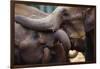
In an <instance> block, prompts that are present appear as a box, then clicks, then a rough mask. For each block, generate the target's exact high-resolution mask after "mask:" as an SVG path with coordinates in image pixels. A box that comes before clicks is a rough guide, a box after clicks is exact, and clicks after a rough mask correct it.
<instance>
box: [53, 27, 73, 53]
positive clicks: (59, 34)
mask: <svg viewBox="0 0 100 69" xmlns="http://www.w3.org/2000/svg"><path fill="white" fill-rule="evenodd" d="M54 36H55V38H56V39H58V40H59V41H60V42H61V43H62V45H63V46H64V49H65V51H66V52H68V50H70V49H71V43H70V39H69V37H68V35H67V33H66V32H65V31H63V30H61V29H59V30H58V31H56V32H55V34H54Z"/></svg>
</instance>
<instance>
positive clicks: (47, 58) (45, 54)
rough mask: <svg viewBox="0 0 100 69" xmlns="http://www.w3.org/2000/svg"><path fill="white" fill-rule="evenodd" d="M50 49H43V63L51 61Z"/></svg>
mask: <svg viewBox="0 0 100 69" xmlns="http://www.w3.org/2000/svg"><path fill="white" fill-rule="evenodd" d="M50 57H51V56H50V50H49V48H48V47H46V48H44V50H43V57H42V63H43V64H46V63H48V62H49V61H50Z"/></svg>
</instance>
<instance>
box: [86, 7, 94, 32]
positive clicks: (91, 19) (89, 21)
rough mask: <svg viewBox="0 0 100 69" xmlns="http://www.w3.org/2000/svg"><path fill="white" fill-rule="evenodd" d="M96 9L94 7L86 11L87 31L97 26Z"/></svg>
mask: <svg viewBox="0 0 100 69" xmlns="http://www.w3.org/2000/svg"><path fill="white" fill-rule="evenodd" d="M95 13H96V12H95V9H94V8H90V9H89V10H88V11H87V12H85V30H86V32H89V31H91V30H92V29H94V28H95V23H96V19H95V16H96V14H95Z"/></svg>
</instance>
